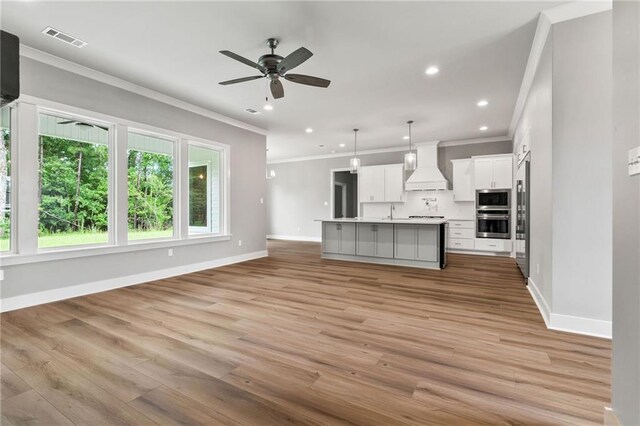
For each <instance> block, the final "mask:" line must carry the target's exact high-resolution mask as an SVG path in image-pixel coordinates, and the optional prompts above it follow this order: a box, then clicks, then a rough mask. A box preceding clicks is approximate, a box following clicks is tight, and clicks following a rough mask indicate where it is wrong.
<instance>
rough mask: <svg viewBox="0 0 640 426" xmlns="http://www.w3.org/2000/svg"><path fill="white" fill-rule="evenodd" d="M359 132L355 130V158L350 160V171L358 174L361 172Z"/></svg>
mask: <svg viewBox="0 0 640 426" xmlns="http://www.w3.org/2000/svg"><path fill="white" fill-rule="evenodd" d="M358 130H359V129H353V158H352V159H351V160H349V171H350V172H351V174H357V173H358V170H360V159H359V158H358Z"/></svg>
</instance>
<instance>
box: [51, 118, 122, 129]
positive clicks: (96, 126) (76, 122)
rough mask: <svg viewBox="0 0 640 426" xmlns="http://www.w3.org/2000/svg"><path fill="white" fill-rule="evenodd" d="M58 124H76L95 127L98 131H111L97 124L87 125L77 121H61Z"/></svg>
mask: <svg viewBox="0 0 640 426" xmlns="http://www.w3.org/2000/svg"><path fill="white" fill-rule="evenodd" d="M58 124H75V125H76V126H83V127H94V128H96V129H102V130H109V129H108V128H106V127H103V126H98V125H95V124H90V123H85V122H83V121H76V120H66V121H59V122H58Z"/></svg>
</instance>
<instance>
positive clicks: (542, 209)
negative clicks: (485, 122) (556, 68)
mask: <svg viewBox="0 0 640 426" xmlns="http://www.w3.org/2000/svg"><path fill="white" fill-rule="evenodd" d="M552 53H553V45H552V35H549V38H548V39H547V42H546V44H545V47H544V50H543V52H542V56H541V58H540V63H539V65H538V70H537V72H536V75H535V77H534V80H533V83H532V86H531V91H530V92H529V96H528V98H527V101H526V103H525V108H524V111H523V114H522V117H521V119H520V122H519V123H518V126H517V129H516V137H515V141H516V143H517V144H520V143H521V141H522V139H523V138H524V137H525V136H526V135H527V134H528V135H529V136H528V140H529V146H530V148H531V183H530V185H529V190H530V197H531V198H530V203H531V204H530V242H529V245H530V255H529V264H530V274H529V275H530V279H531V281H533V283H534V284H535V286H536V287H537V288H538V290H539V291H540V293H541V295H542V297H543V299H544V301H545V302H546V304H547V305H548V307H549V308H550V307H551V306H552V303H553V299H552V297H553V294H552V286H551V273H552V267H551V263H552V262H551V259H552V251H553V247H552V219H551V208H552V201H551V194H552V192H551V190H552V187H551V182H552V174H551V146H552V143H551V142H552V124H551V123H552V101H551V100H552V84H551V83H552ZM516 148H517V147H516Z"/></svg>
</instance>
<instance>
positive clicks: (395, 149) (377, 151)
mask: <svg viewBox="0 0 640 426" xmlns="http://www.w3.org/2000/svg"><path fill="white" fill-rule="evenodd" d="M406 149H407V147H406V146H397V147H391V148H380V149H369V150H366V151H358V157H359V156H361V155H368V154H383V153H385V152H398V151H404V150H406ZM352 156H353V152H336V153H335V154H322V155H309V156H305V157H294V158H284V159H282V160H267V164H280V163H295V162H298V161H310V160H325V159H327V158H340V157H352Z"/></svg>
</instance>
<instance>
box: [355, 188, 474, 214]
mask: <svg viewBox="0 0 640 426" xmlns="http://www.w3.org/2000/svg"><path fill="white" fill-rule="evenodd" d="M404 195H405V198H406V201H405V202H404V203H394V206H395V208H396V209H395V211H394V212H393V215H394V216H396V217H408V216H412V215H413V216H418V215H419V216H429V215H433V216H445V217H446V218H447V219H474V218H475V203H474V202H473V201H466V202H457V203H456V202H454V201H453V191H449V190H445V191H410V192H405V193H404ZM390 205H391V203H362V204H361V206H360V216H362V217H387V216H389V210H390Z"/></svg>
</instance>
